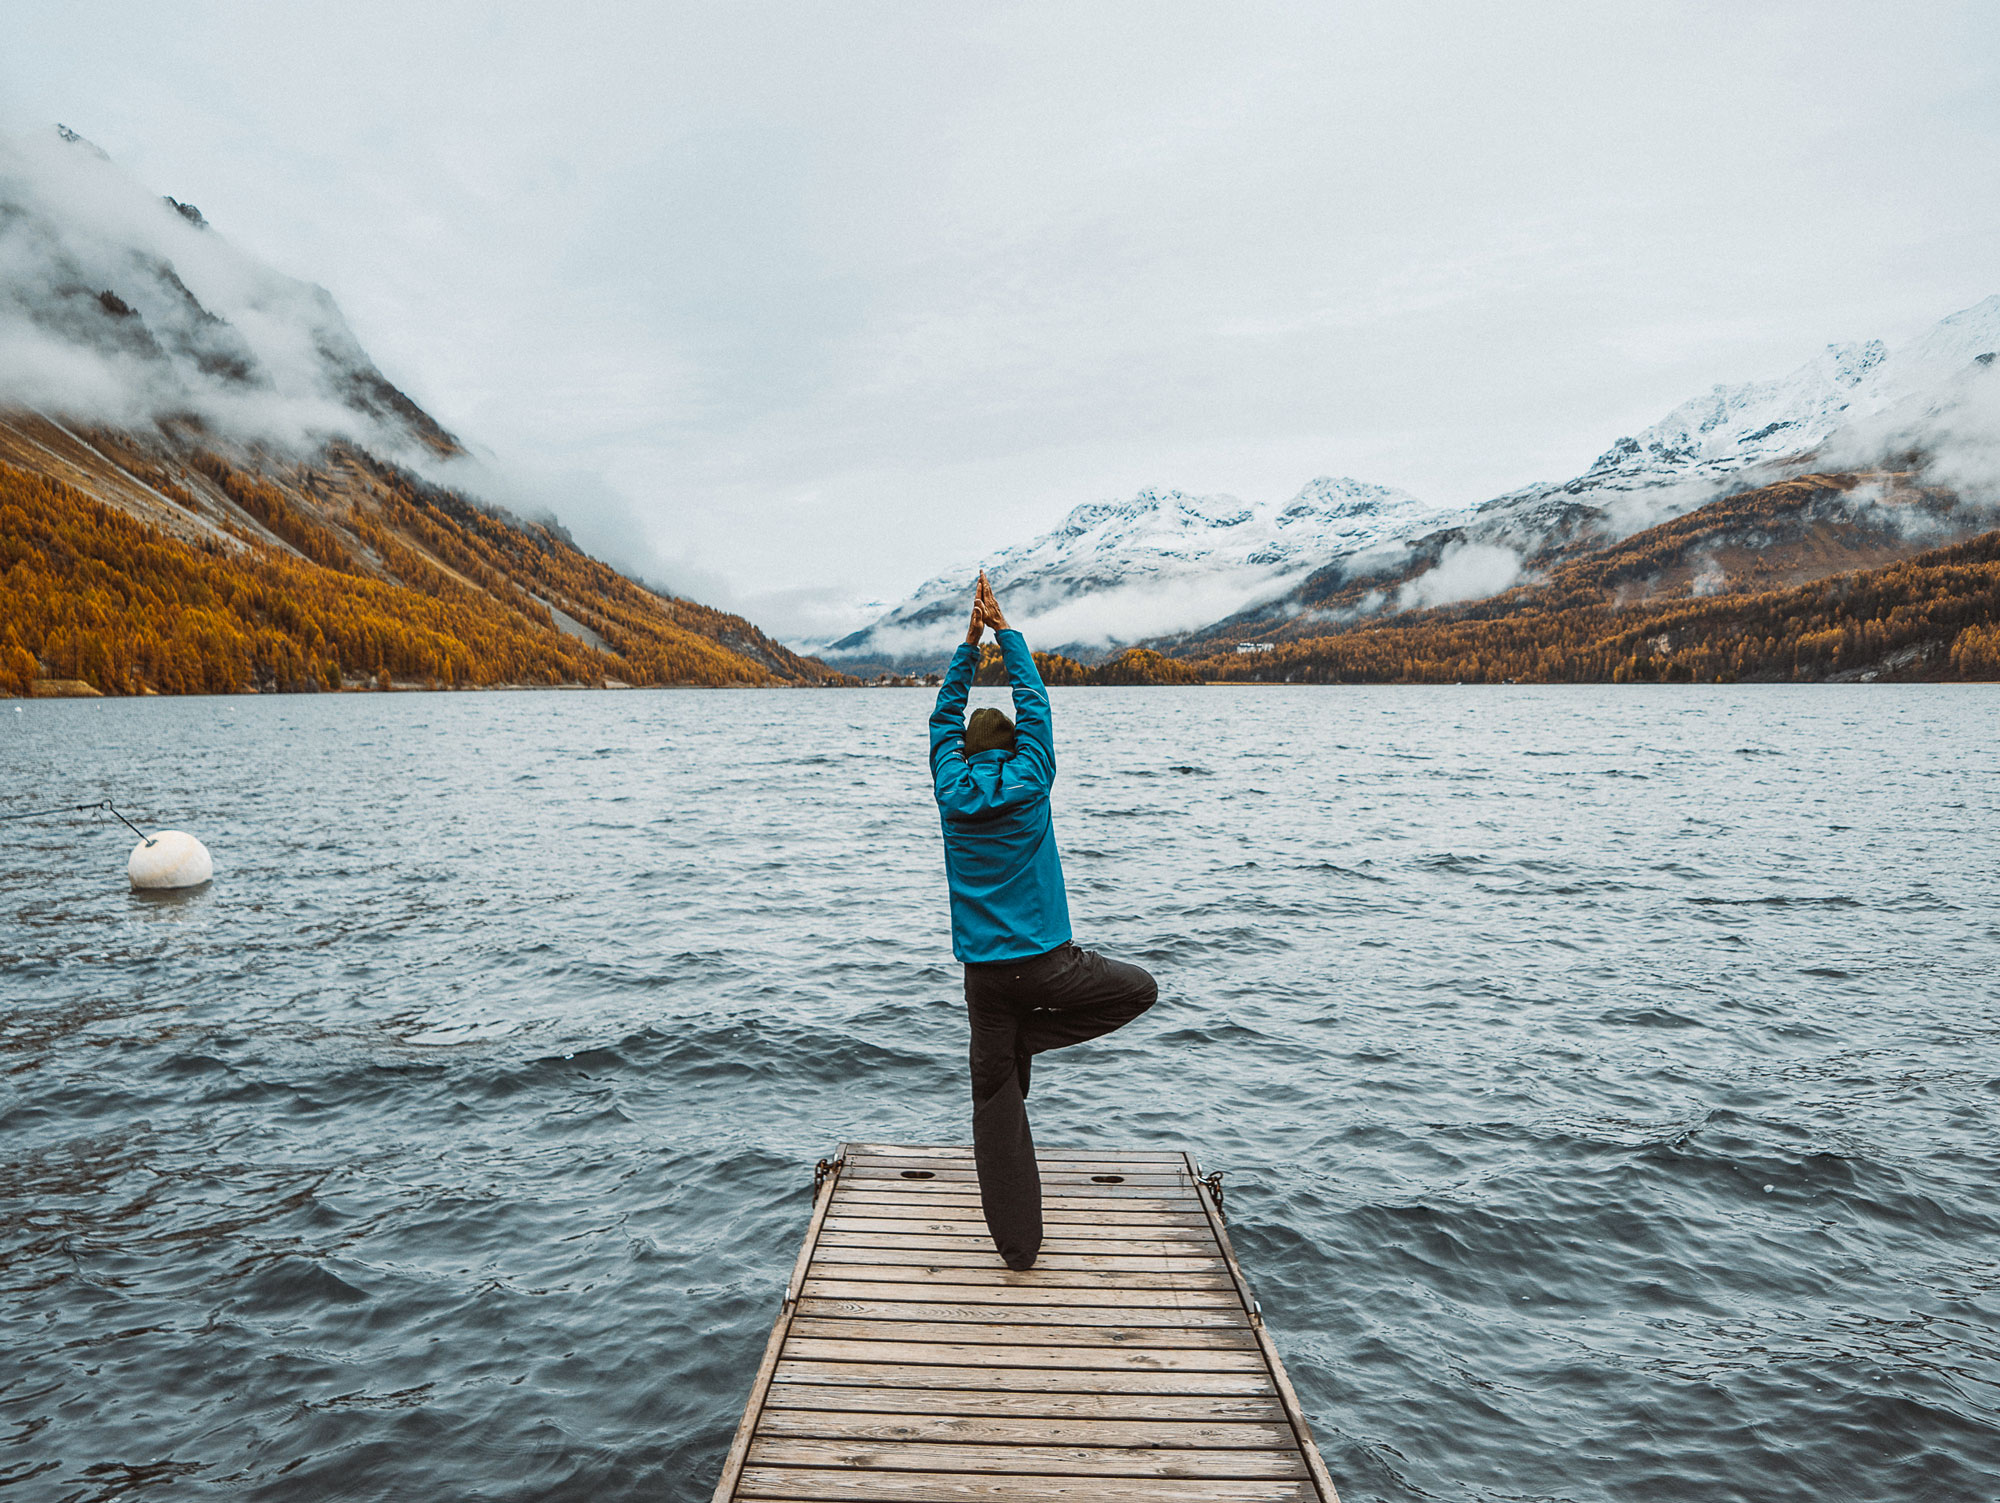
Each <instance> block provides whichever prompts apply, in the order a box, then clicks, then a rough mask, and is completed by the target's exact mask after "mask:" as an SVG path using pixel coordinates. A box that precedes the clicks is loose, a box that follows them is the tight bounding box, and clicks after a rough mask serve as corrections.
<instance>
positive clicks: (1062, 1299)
mask: <svg viewBox="0 0 2000 1503" xmlns="http://www.w3.org/2000/svg"><path fill="white" fill-rule="evenodd" d="M1016 1277H1023V1275H1016ZM801 1292H802V1293H804V1294H805V1295H806V1296H807V1297H808V1298H812V1299H871V1300H893V1299H905V1300H919V1301H922V1302H924V1303H927V1304H928V1303H932V1302H937V1303H942V1304H958V1305H990V1304H995V1303H998V1304H1014V1303H1017V1302H1018V1301H1019V1300H1020V1299H1021V1297H1022V1294H1021V1286H1020V1285H1018V1284H1006V1283H1001V1282H1000V1281H998V1280H997V1279H996V1280H995V1281H993V1282H991V1283H980V1284H970V1283H952V1284H944V1283H931V1282H917V1281H911V1282H908V1283H895V1284H891V1283H884V1282H881V1281H879V1280H866V1279H845V1278H839V1279H836V1278H828V1277H826V1276H824V1275H822V1274H817V1273H813V1274H807V1275H806V1282H805V1288H804V1289H803V1290H802V1291H801ZM1033 1298H1034V1300H1035V1303H1036V1304H1039V1305H1110V1306H1113V1307H1120V1306H1123V1307H1137V1306H1142V1305H1151V1306H1155V1307H1163V1308H1167V1309H1173V1308H1179V1307H1185V1306H1189V1305H1210V1306H1213V1307H1215V1308H1218V1309H1223V1310H1229V1309H1241V1308H1242V1302H1241V1301H1240V1300H1238V1299H1237V1297H1236V1291H1235V1290H1233V1289H1118V1288H1115V1287H1114V1288H1105V1287H1104V1286H1102V1285H1100V1286H1099V1287H1097V1288H1095V1289H1070V1288H1063V1287H1060V1286H1057V1285H1054V1284H1042V1285H1039V1286H1037V1287H1036V1289H1035V1291H1034V1296H1033Z"/></svg>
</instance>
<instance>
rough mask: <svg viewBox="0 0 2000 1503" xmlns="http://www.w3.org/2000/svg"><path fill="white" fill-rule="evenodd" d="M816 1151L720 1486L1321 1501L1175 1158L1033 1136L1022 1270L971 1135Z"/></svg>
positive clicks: (1305, 1449) (1307, 1454) (880, 1500)
mask: <svg viewBox="0 0 2000 1503" xmlns="http://www.w3.org/2000/svg"><path fill="white" fill-rule="evenodd" d="M820 1169H821V1172H822V1180H821V1183H820V1184H819V1187H818V1193H817V1194H816V1195H815V1197H814V1201H813V1214H812V1222H811V1225H810V1226H809V1227H808V1228H807V1231H806V1237H805V1245H804V1246H803V1247H801V1248H800V1250H799V1257H798V1262H797V1264H796V1266H795V1267H794V1268H793V1270H792V1277H791V1282H790V1283H789V1284H788V1285H787V1287H786V1289H785V1299H784V1305H783V1308H782V1309H781V1310H780V1312H779V1315H778V1320H777V1324H776V1325H775V1326H774V1327H773V1328H772V1331H771V1339H770V1342H769V1344H768V1345H767V1346H766V1347H765V1350H764V1360H763V1362H762V1363H761V1364H760V1365H759V1367H758V1369H757V1375H756V1378H755V1380H754V1381H753V1382H752V1384H751V1388H750V1399H749V1402H748V1404H746V1405H745V1406H744V1410H743V1422H742V1424H740V1425H739V1426H738V1427H737V1430H736V1439H735V1442H734V1443H733V1444H732V1445H731V1446H730V1448H729V1455H728V1458H727V1460H725V1462H724V1463H723V1468H722V1479H721V1481H720V1483H719V1484H718V1485H717V1487H716V1489H715V1503H732V1500H735V1499H759V1500H794V1503H804V1500H822V1499H839V1500H845V1503H964V1500H995V1499H1038V1500H1063V1503H1100V1500H1103V1503H1110V1500H1115V1503H1192V1500H1201V1503H1338V1499H1337V1498H1336V1497H1335V1494H1334V1489H1333V1482H1332V1479H1331V1478H1329V1477H1328V1475H1327V1471H1326V1466H1325V1464H1324V1463H1323V1462H1322V1461H1321V1460H1320V1456H1319V1452H1318V1450H1317V1449H1316V1448H1315V1447H1314V1445H1313V1441H1312V1434H1311V1432H1310V1430H1308V1429H1307V1427H1306V1421H1305V1416H1304V1415H1303V1414H1301V1413H1300V1412H1299V1404H1298V1398H1297V1396H1296V1395H1295V1394H1294V1393H1293V1392H1292V1385H1291V1383H1290V1381H1289V1380H1288V1379H1287V1378H1286V1377H1285V1369H1284V1367H1283V1365H1282V1364H1281V1363H1280V1362H1279V1361H1278V1354H1277V1352H1276V1351H1275V1350H1274V1349H1273V1348H1272V1346H1271V1339H1270V1337H1269V1336H1268V1335H1267V1334H1266V1333H1265V1330H1264V1325H1263V1319H1262V1316H1261V1314H1260V1313H1259V1311H1258V1309H1257V1305H1256V1302H1255V1301H1254V1300H1253V1299H1251V1297H1250V1292H1249V1286H1248V1285H1247V1284H1245V1282H1244V1280H1243V1272H1242V1270H1241V1269H1240V1268H1239V1267H1238V1266H1237V1263H1236V1257H1235V1254H1234V1253H1233V1252H1231V1251H1230V1247H1229V1237H1228V1234H1227V1232H1226V1231H1225V1230H1224V1227H1223V1220H1222V1215H1221V1205H1220V1198H1221V1192H1220V1189H1219V1182H1218V1184H1217V1185H1210V1184H1204V1183H1203V1182H1202V1181H1201V1180H1200V1178H1199V1177H1198V1175H1197V1171H1196V1168H1195V1165H1194V1163H1193V1161H1192V1160H1191V1159H1190V1158H1189V1157H1188V1156H1187V1155H1186V1154H1181V1153H1162V1152H1150V1153H1119V1152H1099V1151H1096V1150H1089V1151H1084V1150H1075V1151H1068V1152H1064V1151H1057V1152H1052V1153H1044V1154H1043V1155H1042V1157H1041V1170H1042V1194H1043V1217H1044V1219H1045V1222H1046V1226H1047V1232H1046V1240H1045V1242H1044V1243H1043V1246H1042V1255H1041V1259H1040V1261H1038V1262H1037V1263H1036V1265H1035V1266H1034V1268H1033V1269H1031V1270H1029V1271H1028V1272H1027V1273H1013V1272H1010V1271H1009V1270H1008V1269H1007V1268H1006V1266H1005V1265H1004V1264H1002V1263H1001V1261H1000V1259H999V1257H998V1255H996V1254H995V1252H994V1251H993V1244H992V1242H991V1240H990V1239H989V1238H988V1237H987V1234H986V1225H985V1222H984V1221H983V1220H982V1219H981V1217H980V1211H979V1188H978V1184H977V1179H976V1176H975V1175H974V1172H973V1165H972V1150H971V1149H969V1148H944V1147H929V1146H925V1147H910V1146H906V1145H899V1144H887V1143H849V1144H846V1145H844V1146H843V1147H842V1149H841V1151H840V1154H839V1156H838V1157H837V1158H836V1159H834V1160H832V1161H830V1162H828V1163H823V1164H822V1165H821V1166H820Z"/></svg>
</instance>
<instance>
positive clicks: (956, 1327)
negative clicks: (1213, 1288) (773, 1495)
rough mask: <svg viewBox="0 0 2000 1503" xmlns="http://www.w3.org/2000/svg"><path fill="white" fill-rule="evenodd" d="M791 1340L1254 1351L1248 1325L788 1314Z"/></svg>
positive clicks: (1255, 1343)
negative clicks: (974, 1319) (810, 1337)
mask: <svg viewBox="0 0 2000 1503" xmlns="http://www.w3.org/2000/svg"><path fill="white" fill-rule="evenodd" d="M792 1334H793V1335H794V1336H815V1337H821V1338H824V1339H826V1340H829V1341H972V1342H979V1343H982V1344H986V1345H993V1346H1010V1345H1011V1346H1026V1347H1035V1346H1185V1347H1215V1348H1220V1347H1227V1348H1229V1349H1231V1350H1233V1351H1250V1352H1254V1351H1256V1350H1257V1338H1256V1337H1255V1336H1254V1335H1252V1334H1251V1332H1250V1329H1249V1327H1248V1326H1113V1325H1075V1324H1070V1325H1056V1324H1054V1323H1052V1322H1041V1321H970V1320H854V1319H842V1318H840V1317H835V1316H824V1315H812V1316H807V1315H801V1314H798V1313H797V1312H794V1313H793V1316H792Z"/></svg>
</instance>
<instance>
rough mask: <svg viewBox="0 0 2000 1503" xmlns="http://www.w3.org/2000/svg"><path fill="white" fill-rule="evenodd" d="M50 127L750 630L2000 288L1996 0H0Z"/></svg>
mask: <svg viewBox="0 0 2000 1503" xmlns="http://www.w3.org/2000/svg"><path fill="white" fill-rule="evenodd" d="M0 36H4V38H5V41H4V44H0V124H4V125H5V126H7V127H9V128H13V129H37V128H44V127H45V126H46V124H47V123H48V122H51V121H57V120H60V121H62V122H64V123H66V124H68V125H70V126H71V127H73V128H74V129H76V130H78V131H80V132H82V133H83V134H84V135H85V136H87V137H89V138H90V139H91V140H93V141H95V142H96V143H97V144H98V145H100V146H102V147H103V148H104V149H105V150H107V151H108V152H110V153H111V155H112V156H113V157H115V158H116V159H117V160H118V161H119V162H120V163H121V164H123V165H124V166H126V167H128V168H129V169H131V170H132V171H133V172H135V173H136V174H137V175H138V176H140V177H141V178H142V179H144V180H145V181H147V182H148V183H150V184H151V185H153V186H154V187H156V188H157V189H158V190H159V191H161V192H163V193H171V194H174V195H175V196H177V197H180V198H183V199H189V200H192V201H193V202H195V203H196V204H198V205H199V206H200V207H201V209H202V210H203V212H204V213H206V214H207V215H208V217H209V219H210V220H211V221H212V222H213V223H214V224H215V226H216V228H217V229H218V230H219V231H220V232H221V233H223V234H225V235H227V236H229V237H231V238H232V239H233V240H235V241H236V242H237V243H239V244H240V245H242V246H244V247H245V248H246V249H249V250H251V251H252V252H254V253H255V254H257V255H259V256H262V257H263V258H265V259H266V260H268V261H270V262H272V263H273V264H275V265H277V266H278V267H280V268H281V269H283V270H285V271H288V272H292V273H294V274H296V275H300V276H304V277H307V278H309V279H311V280H315V281H318V282H320V283H323V284H324V285H325V286H327V287H328V288H330V289H331V290H332V291H333V293H334V295H335V297H336V298H338V300H339V301H340V303H341V305H342V307H343V308H344V309H345V310H346V312H347V314H348V317H349V320H350V321H351V322H352V324H353V325H354V327H355V330H356V332H357V333H358V334H359V335H360V337H361V340H362V342H363V344H365V345H366V346H367V347H368V348H369V349H370V351H372V352H373V353H374V355H375V356H376V358H377V360H378V361H379V363H380V364H381V365H382V366H383V368H384V369H385V370H386V371H387V373H388V374H389V375H390V376H391V378H392V379H394V380H396V381H397V382H399V383H400V384H402V385H403V386H404V387H406V388H407V389H408V390H409V391H410V392H411V393H412V394H413V395H414V396H416V397H417V398H418V400H419V401H421V402H422V403H423V404H424V405H425V406H426V407H427V408H429V409H430V410H431V411H432V412H433V413H434V414H436V415H437V416H438V417H439V418H440V419H441V420H442V421H443V422H444V423H445V424H446V425H447V426H449V427H451V428H453V429H454V430H456V431H458V432H459V433H460V434H462V435H463V436H465V437H466V438H468V439H470V440H472V441H473V442H475V443H477V444H480V445H483V446H486V447H488V448H490V449H491V450H492V451H493V452H494V453H495V454H496V455H497V456H498V457H499V458H500V459H501V460H502V461H503V462H504V463H505V464H506V465H508V466H511V467H514V468H515V469H516V470H517V471H518V472H520V473H523V474H526V475H529V476H531V477H533V483H534V485H535V486H537V487H539V488H540V493H542V494H545V495H546V496H547V497H548V499H549V501H550V503H551V505H552V507H553V509H555V510H556V511H557V512H558V513H559V514H562V515H565V516H566V517H568V518H569V519H570V520H571V521H572V522H573V524H574V525H575V526H576V528H577V530H578V533H579V535H580V536H581V537H582V538H583V539H584V540H585V541H586V542H588V543H591V544H593V545H595V546H596V547H597V548H598V549H599V550H600V551H603V552H606V553H608V554H610V555H612V556H614V557H615V558H617V559H618V560H619V561H621V562H624V563H626V564H627V565H629V566H634V567H637V568H639V569H641V570H642V571H644V572H647V573H649V574H651V575H653V576H654V577H658V578H665V579H667V580H669V581H670V582H672V583H674V584H675V585H676V586H677V587H679V588H683V589H686V590H688V591H689V592H691V593H695V594H697V595H705V596H706V597H708V598H711V599H714V600H716V601H717V602H718V603H722V604H727V605H731V606H734V607H737V608H739V609H747V610H748V611H750V612H751V614H752V615H753V616H754V617H755V618H756V619H758V620H759V621H760V623H761V624H765V625H767V626H769V627H771V628H772V629H775V630H778V631H780V632H784V633H787V634H793V635H796V634H800V633H804V632H808V631H810V630H811V629H812V628H813V627H814V626H815V625H816V624H826V625H832V624H835V623H836V622H838V621H841V620H845V619H846V617H844V616H842V615H841V613H842V612H843V611H847V612H851V610H852V607H853V605H854V604H855V602H857V601H860V600H863V599H866V598H868V597H871V596H873V597H888V598H896V597H900V596H901V595H903V594H905V593H907V592H908V591H909V590H910V589H911V588H912V587H914V586H915V585H916V584H917V583H919V582H920V581H921V580H922V579H923V578H925V577H927V576H929V575H931V574H933V573H936V572H938V571H940V570H941V569H943V568H945V567H947V566H949V565H952V564H955V563H959V562H962V561H966V560H971V559H975V558H977V557H978V556H980V555H981V554H982V553H988V552H991V551H993V550H995V549H996V548H998V547H1000V546H1004V545H1005V544H1008V543H1011V542H1014V541H1017V540H1019V539H1022V538H1024V537H1026V536H1029V535H1030V534H1032V533H1034V532H1037V531H1040V530H1041V529H1043V528H1045V527H1047V526H1048V525H1050V524H1051V523H1052V522H1054V521H1055V520H1056V519H1057V518H1059V517H1060V516H1061V515H1062V513H1063V512H1064V511H1066V510H1067V509H1068V508H1069V507H1071V506H1073V505H1075V504H1076V503H1078V502H1081V501H1091V500H1100V499H1104V498H1107V497H1116V496H1123V495H1129V494H1130V493H1132V492H1133V491H1135V490H1137V489H1139V488H1140V487H1142V486H1147V485H1157V486H1167V487H1178V488H1181V489H1184V490H1190V491H1196V492H1210V491H1227V492H1231V493H1234V494H1236V495H1239V496H1243V497H1245V498H1250V499H1257V498H1263V497H1275V496H1284V495H1289V494H1291V493H1292V492H1293V491H1296V490H1297V489H1298V487H1299V486H1300V485H1301V484H1302V483H1303V482H1305V481H1306V480H1307V479H1309V478H1311V477H1312V476H1314V475H1318V474H1334V475H1340V474H1350V475H1354V476H1357V477H1359V478H1362V479H1367V480H1375V481H1381V482H1385V483H1389V484H1394V485H1400V486H1403V487H1405V488H1407V489H1409V490H1411V491H1414V492H1415V493H1416V494H1418V495H1419V496H1422V497H1424V498H1426V499H1435V500H1438V501H1441V502H1471V501H1477V500H1482V499H1485V498H1486V497H1488V496H1491V495H1494V494H1497V493H1499V492H1501V491H1504V490H1508V489H1511V488H1513V487H1515V486H1517V485H1521V484H1524V483H1526V482H1529V481H1532V480H1538V479H1553V478H1560V477H1563V476H1566V475H1569V474H1572V473H1575V472H1576V471H1577V470H1579V469H1581V468H1582V467H1583V466H1584V465H1586V464H1587V463H1588V462H1589V461H1590V459H1591V458H1593V457H1594V456H1595V455H1596V454H1597V453H1598V452H1600V451H1601V450H1602V449H1603V448H1605V447H1606V446H1607V445H1608V444H1609V443H1610V442H1611V441H1612V440H1613V439H1615V438H1617V437H1618V436H1619V435H1621V434H1623V433H1627V432H1630V431H1632V430H1634V429H1637V428H1640V427H1643V426H1645V425H1646V424H1648V423H1650V422H1651V421H1653V420H1654V419H1656V418H1657V417H1659V416H1660V415H1661V414H1662V413H1663V412H1665V411H1666V409H1668V408H1669V407H1671V406H1673V405H1675V404H1676V403H1677V402H1679V401H1681V400H1683V399H1684V398H1686V397H1688V396H1691V395H1694V394H1695V393H1697V392H1699V391H1701V390H1703V389H1705V388H1706V387H1708V386H1710V385H1712V384H1714V383H1715V382H1718V381H1737V380H1745V379H1750V378H1754V377H1760V376H1770V375H1777V374H1780V373H1782V372H1784V371H1786V370H1789V369H1790V368H1792V367H1793V366H1796V365H1798V364H1799V363H1801V362H1802V361H1804V360H1805V359H1807V358H1808V357H1810V356H1811V355H1812V354H1813V353H1814V352H1815V351H1816V350H1817V349H1818V348H1819V347H1820V346H1822V345H1824V344H1826V343H1827V342H1829V341H1833V340H1846V339H1860V338H1870V337H1876V336H1882V337H1887V338H1890V339H1891V340H1892V341H1893V340H1894V339H1896V338H1899V337H1907V336H1908V335H1910V334H1912V333H1914V332H1916V331H1917V330H1919V329H1920V328H1922V327H1923V326H1924V325H1927V324H1928V323H1930V322H1932V321H1934V320H1935V319H1937V318H1938V317H1940V316H1942V315H1944V314H1945V313H1948V312H1951V311H1952V310H1954V309H1957V308H1960V307H1963V306H1965V305H1967V304H1969V303H1972V302H1975V301H1977V300H1978V299H1980V298H1982V297H1984V296H1986V295H1987V294H1989V293H1992V292H1995V291H2000V249H1996V248H2000V192H1996V190H1995V184H1996V183H2000V77H1996V72H2000V69H1996V64H2000V6H1994V5H1992V4H1990V3H1982V4H1964V5H1955V4H1923V3H1899V4H1893V5H1891V4H1879V3H1878V4H1868V5H1847V4H1838V3H1827V0H1815V3H1802V4H1746V3H1742V0H1733V3H1728V4H1715V5H1705V4H1695V3H1677V4H1621V3H1616V0H1591V3H1575V4H1529V3H1520V0H1515V3H1494V4H1436V5H1430V4H1421V3H1410V0H1395V3H1385V4H1376V5H1337V4H1333V3H1320V4H1291V5H1255V4H1227V5H1217V4H1214V3H1212V0H1210V3H1204V4H1194V5H1178V4H1170V3H1161V0H1147V3H1143V4H1091V3H1079V0H1068V3H1062V4H1048V5H1000V4H977V3H949V4H947V3H943V0H937V3H930V4H915V3H905V4H862V3H852V0H845V3H816V4H803V3H801V4H792V5H758V4H748V3H741V0H732V3H728V4H715V5H699V6H695V5H670V4H669V5H650V4H648V5H641V4H628V5H622V6H599V5H591V4H579V3H565V4H563V5H559V6H551V5H526V4H518V5H507V4H495V3H493V0H479V3H477V4H473V3H458V0H421V3H411V0H398V3H395V4H377V3H369V0H343V3H342V4H339V5H323V4H315V5H310V6H308V5H302V4H280V3H271V0H257V3H236V4H199V3H185V4H161V3H159V0H144V3H90V0H63V3H61V4H51V3H48V0H33V3H27V0H0Z"/></svg>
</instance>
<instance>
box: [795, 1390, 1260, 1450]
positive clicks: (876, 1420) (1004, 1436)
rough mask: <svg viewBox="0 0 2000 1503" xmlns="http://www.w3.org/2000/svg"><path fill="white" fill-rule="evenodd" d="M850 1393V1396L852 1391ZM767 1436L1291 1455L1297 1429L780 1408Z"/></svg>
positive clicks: (1237, 1423) (1181, 1420) (1253, 1424)
mask: <svg viewBox="0 0 2000 1503" xmlns="http://www.w3.org/2000/svg"><path fill="white" fill-rule="evenodd" d="M850 1391H851V1390H850ZM757 1433H758V1435H760V1436H785V1437H788V1438H791V1439H796V1440H903V1441H934V1442H950V1443H955V1444H960V1445H1003V1446H1018V1445H1043V1446H1148V1447H1163V1448H1173V1449H1178V1450H1212V1451H1216V1450H1231V1451H1253V1450H1261V1451H1291V1452H1293V1454H1294V1455H1296V1454H1297V1451H1296V1448H1295V1447H1294V1445H1293V1443H1292V1427H1291V1426H1290V1425H1288V1424H1286V1423H1284V1421H1283V1419H1282V1418H1280V1419H1279V1421H1278V1422H1277V1423H1275V1424H1273V1423H1271V1422H1269V1421H1265V1422H1261V1423H1258V1422H1246V1421H1241V1420H1234V1421H1231V1420H1214V1419H1192V1418H1186V1417H1175V1418H1171V1419H1056V1418H1053V1417H1038V1418H1031V1419H1022V1418H1019V1417H1016V1416H1005V1415H1001V1416H994V1415H975V1414H880V1413H875V1412H873V1411H870V1410H868V1409H866V1408H865V1407H859V1408H855V1409H785V1408H773V1407H771V1405H770V1403H769V1402H768V1401H767V1402H766V1405H765V1409H764V1417H763V1419H762V1421H761V1422H760V1423H759V1424H758V1427H757Z"/></svg>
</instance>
